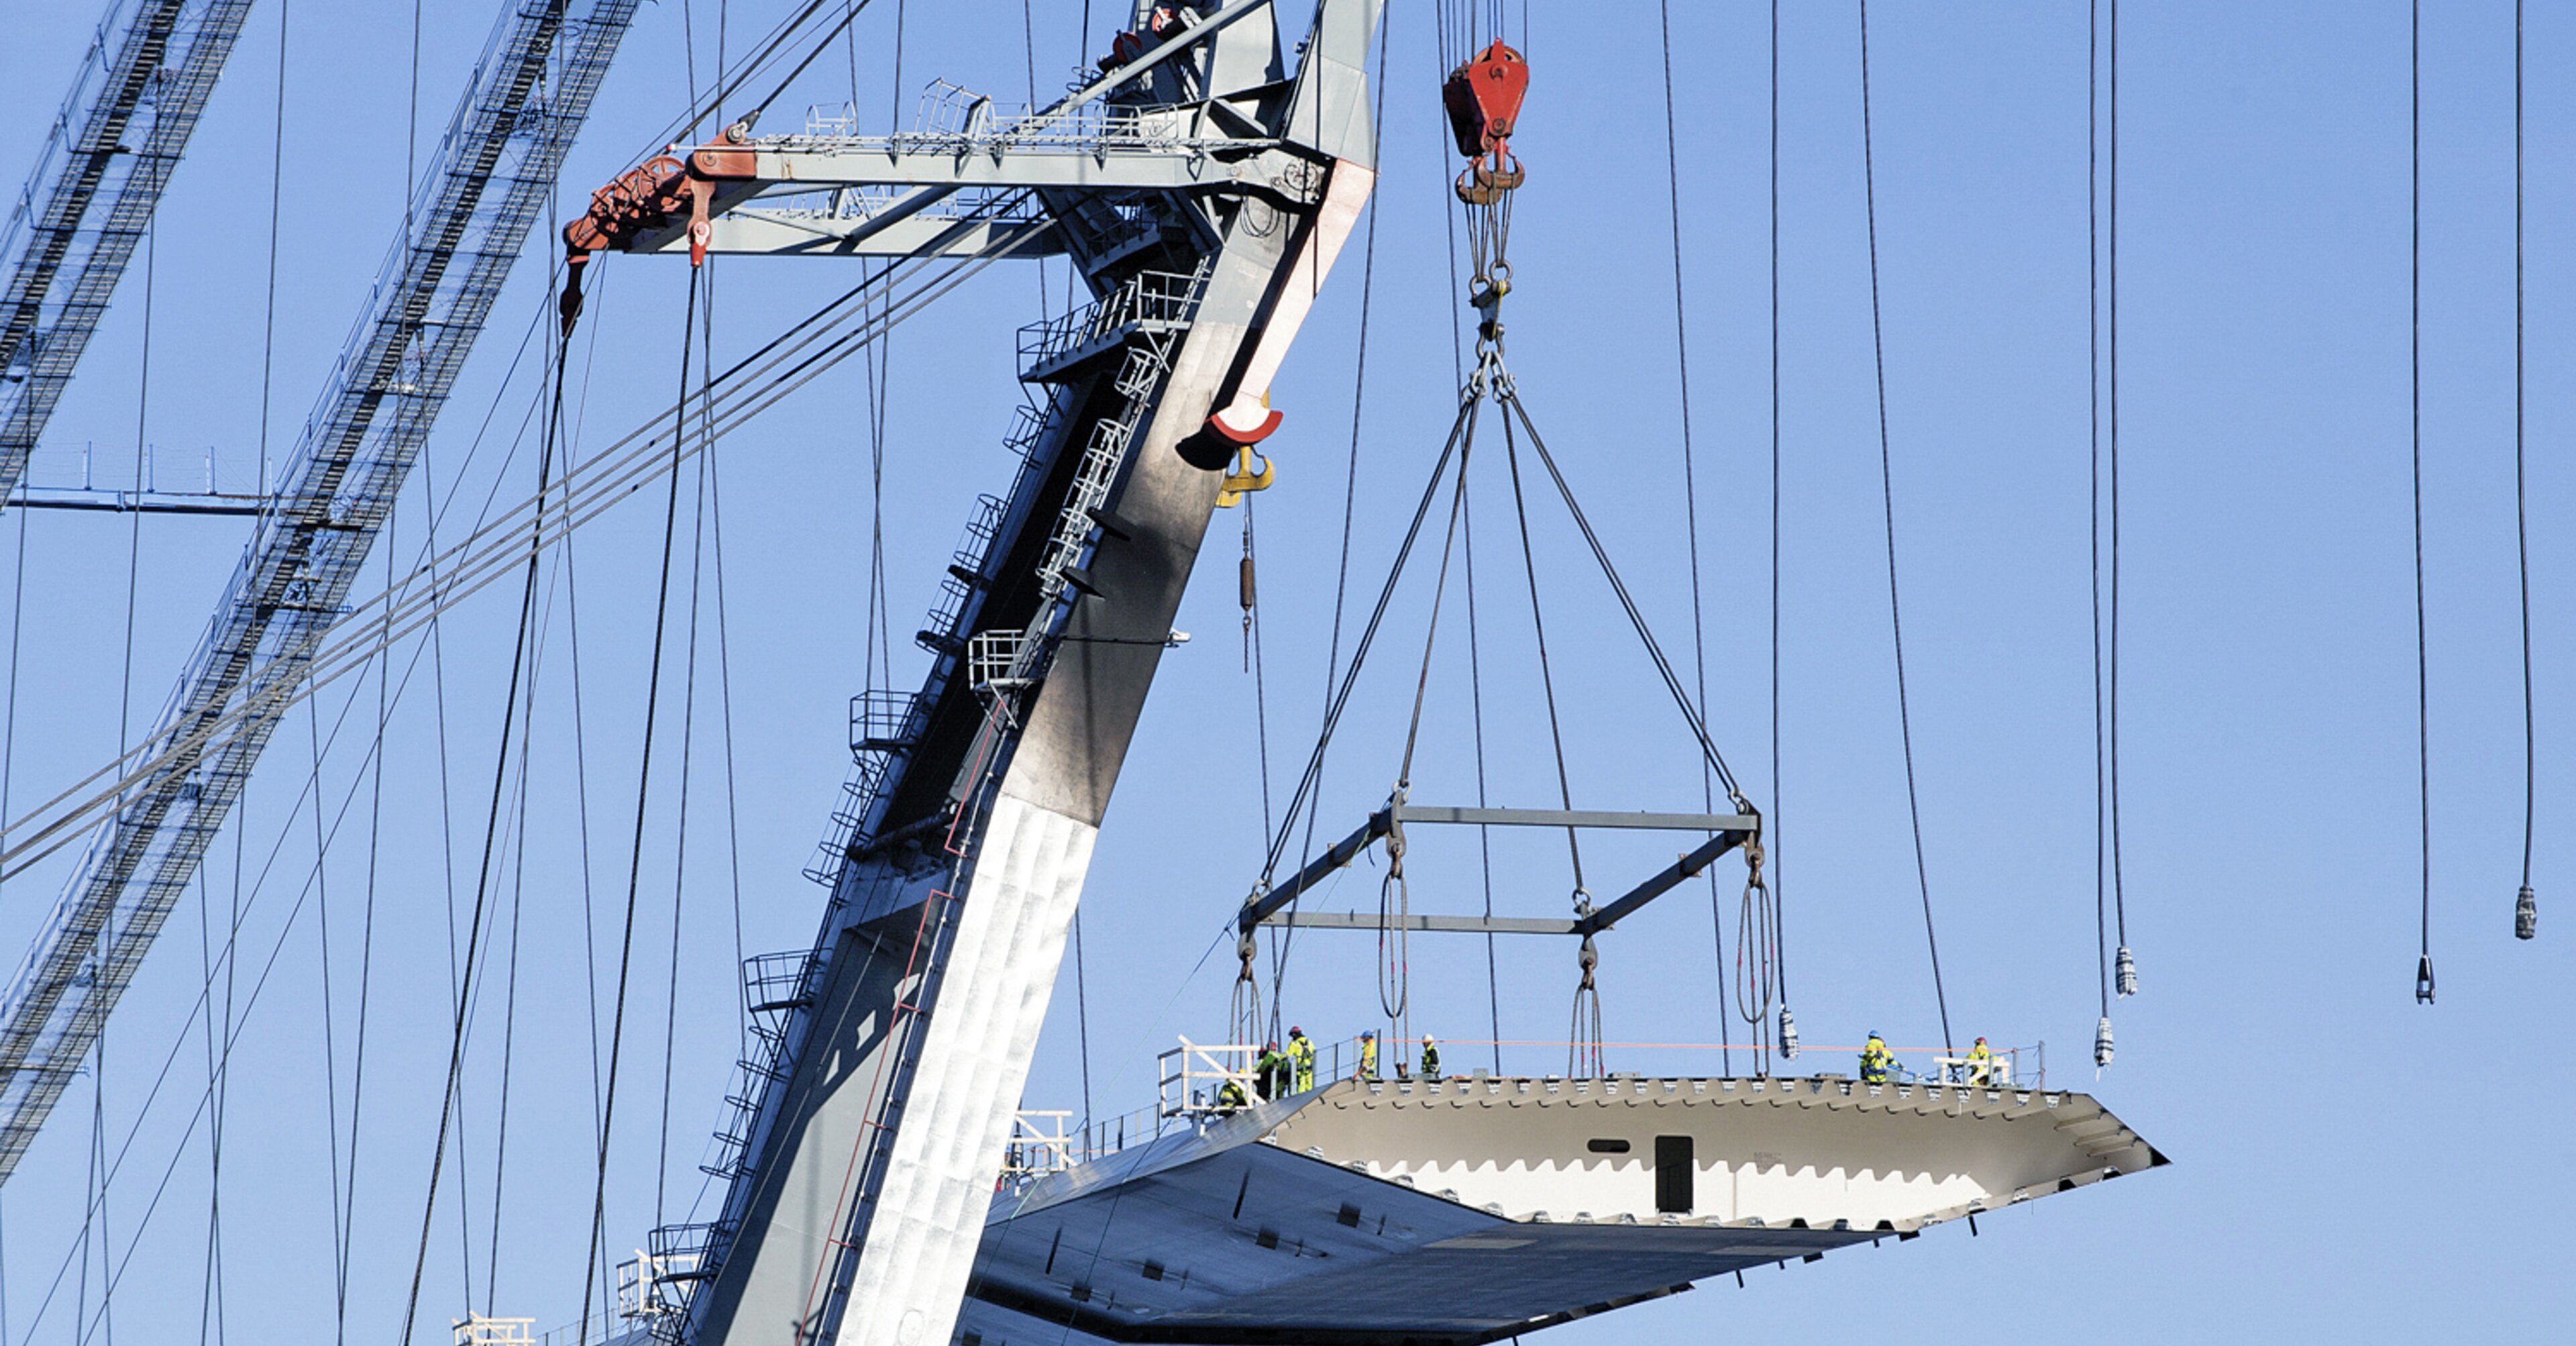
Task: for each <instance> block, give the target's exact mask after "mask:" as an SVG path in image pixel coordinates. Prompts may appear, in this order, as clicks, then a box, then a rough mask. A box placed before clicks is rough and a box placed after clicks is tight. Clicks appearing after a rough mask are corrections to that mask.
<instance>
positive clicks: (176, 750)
mask: <svg viewBox="0 0 2576 1346" xmlns="http://www.w3.org/2000/svg"><path fill="white" fill-rule="evenodd" d="M1044 227H1046V226H1045V225H1043V224H1032V225H1030V226H1027V227H1026V228H1024V229H1022V230H1020V231H1016V232H1015V233H1014V234H1013V235H1011V236H1009V237H1008V238H1007V239H1005V240H1004V241H1003V242H1002V243H1000V244H997V246H996V248H995V251H994V253H993V254H988V255H986V256H983V257H979V258H974V259H968V260H966V261H961V262H960V263H959V264H958V265H957V266H955V267H952V268H950V269H949V270H948V271H946V272H943V273H941V275H939V276H938V277H936V278H934V279H933V280H931V281H929V282H926V283H924V284H923V285H922V286H920V287H918V288H916V289H914V290H912V291H911V292H909V293H907V294H905V295H903V296H901V297H900V298H899V299H897V300H895V301H893V307H891V308H890V309H888V310H881V311H879V312H878V313H877V314H876V315H875V316H874V318H872V319H869V320H865V321H863V322H862V323H861V324H860V325H859V326H857V327H855V328H852V329H849V330H847V331H842V332H840V333H839V335H837V336H833V335H832V331H833V329H830V328H828V327H825V328H823V329H822V330H817V331H813V332H811V333H809V334H807V335H805V336H804V337H803V338H802V340H801V341H799V342H798V343H797V344H795V345H793V346H791V347H789V348H787V349H786V350H784V351H782V352H780V353H779V354H777V355H776V356H775V357H774V358H773V359H772V360H771V361H770V363H769V364H767V365H764V366H762V367H761V368H759V369H754V370H749V371H748V372H747V373H746V371H745V366H747V365H749V364H750V363H751V362H752V361H754V360H758V359H759V358H760V353H759V352H755V353H754V355H752V356H749V357H746V358H745V360H744V362H743V363H742V364H738V365H736V366H735V367H734V368H733V369H732V370H728V371H727V372H726V374H724V375H721V376H719V377H718V378H717V379H716V380H715V385H716V387H717V391H716V392H715V393H714V394H713V396H714V397H716V398H717V399H718V401H717V403H716V405H715V408H714V410H713V412H712V415H713V416H714V417H715V420H716V425H715V431H714V435H715V437H716V438H721V437H723V436H724V435H727V434H730V433H732V432H733V431H735V430H737V429H739V428H741V427H742V426H743V425H744V424H745V423H747V422H749V421H750V420H751V419H752V418H753V417H755V416H757V415H759V414H760V413H761V412H763V411H766V410H767V409H768V408H769V407H771V406H773V405H775V404H776V403H777V402H778V401H779V400H780V399H782V398H784V397H786V396H787V395H788V394H790V393H793V392H794V391H796V390H797V389H798V388H801V387H803V386H804V385H805V384H807V383H809V382H811V381H812V380H813V379H814V378H816V377H819V376H820V375H821V374H822V373H823V372H824V371H826V370H828V369H830V368H831V367H832V366H833V365H836V364H838V363H839V362H840V361H841V360H843V359H846V358H847V357H848V356H849V355H851V354H852V353H854V352H856V351H858V350H860V349H864V348H865V347H867V346H868V345H869V344H871V343H872V342H874V341H876V340H878V339H880V338H882V337H883V336H884V335H885V333H886V332H888V331H890V330H892V328H893V327H894V326H895V325H897V324H899V323H901V322H903V321H904V320H905V319H908V318H910V317H912V316H914V315H915V314H917V313H919V312H920V311H921V310H922V309H923V308H925V307H927V306H928V305H929V304H930V303H931V302H933V301H935V300H937V299H938V298H940V297H941V296H943V295H945V294H947V293H948V292H949V291H951V290H953V289H955V288H956V287H957V286H958V285H960V284H963V283H964V282H965V281H966V280H967V279H968V278H970V277H971V276H972V275H974V274H975V273H976V272H978V271H981V270H982V269H983V268H984V267H985V266H988V265H990V264H991V263H992V262H993V261H994V260H996V259H997V256H998V254H1000V253H1003V252H1007V251H1008V250H1009V247H1010V246H1011V245H1012V244H1015V243H1017V242H1018V241H1020V240H1021V239H1023V238H1025V237H1027V236H1029V235H1032V234H1034V233H1035V232H1037V231H1038V230H1039V229H1042V228H1044ZM851 297H852V296H851V295H844V296H842V297H841V298H840V299H837V300H835V301H833V303H831V304H828V305H826V306H825V309H824V310H818V311H817V314H816V316H815V317H814V318H809V319H808V320H806V322H805V323H800V324H799V328H804V327H807V326H809V325H811V324H814V323H816V322H817V321H819V320H821V319H822V318H823V316H824V314H825V313H826V312H827V311H829V310H832V309H836V308H841V307H843V306H844V304H845V301H847V300H848V299H850V298H851ZM848 316H849V315H848V314H847V313H846V312H843V313H841V314H839V315H838V317H839V318H842V319H845V318H847V317H848ZM836 320H837V319H836ZM826 337H830V338H831V339H830V340H829V342H828V344H825V345H824V346H823V347H822V348H821V349H820V350H818V351H815V352H814V353H813V354H810V355H806V356H805V358H803V359H802V360H801V361H798V362H796V363H794V364H792V365H788V366H787V367H786V368H785V369H783V370H780V369H779V366H780V365H782V364H785V363H786V362H787V361H788V360H789V359H790V358H792V357H793V356H795V355H797V354H801V353H802V352H803V351H804V350H805V349H806V348H807V347H808V346H810V345H812V344H813V343H814V342H816V341H823V340H824V339H825V338H826ZM786 339H787V338H784V337H782V338H781V339H780V340H781V341H785V340H786ZM777 345H778V343H777V342H773V343H772V347H775V346H777ZM772 347H764V348H763V351H768V350H770V349H772ZM773 371H776V372H775V374H774V377H771V378H770V381H769V382H767V383H764V384H760V385H759V386H757V387H753V388H748V389H746V388H743V387H741V386H740V385H739V382H738V380H740V379H744V378H752V377H759V376H762V375H770V374H772V372H773ZM664 419H667V417H666V416H664V415H663V414H661V413H657V416H656V421H657V422H659V421H661V420H664ZM663 437H664V436H663V435H662V434H661V433H659V425H658V424H648V425H647V426H645V427H642V428H639V429H637V430H636V431H633V432H631V433H630V434H628V435H627V436H626V437H625V438H623V439H620V440H619V441H617V442H616V443H615V444H612V445H611V446H610V447H609V448H608V449H607V450H605V451H603V453H602V454H601V455H599V456H598V457H594V458H593V459H591V460H589V462H588V463H586V464H584V466H585V468H589V469H592V470H591V471H590V472H589V473H588V474H587V475H585V476H584V477H582V478H581V479H580V480H578V481H573V480H566V481H561V482H559V483H558V484H557V485H556V486H554V487H552V488H550V489H549V492H548V493H547V496H546V498H545V499H544V500H540V499H538V498H536V497H531V498H530V499H528V500H526V501H523V502H521V504H519V505H518V506H516V507H514V508H513V509H512V510H510V511H509V512H508V513H506V514H504V515H503V516H501V517H500V518H497V519H495V520H493V521H492V522H491V523H489V524H487V525H485V526H484V527H483V528H481V529H479V530H477V531H476V532H475V533H474V534H473V535H472V536H470V537H468V538H466V539H465V540H464V541H461V542H459V543H457V544H455V545H454V546H452V547H451V548H449V550H448V551H447V552H445V553H442V554H441V555H440V556H438V557H434V558H431V559H430V560H429V561H428V562H426V563H424V565H423V566H422V567H421V571H432V570H434V568H435V567H437V566H439V565H441V564H448V565H449V566H450V567H451V569H450V570H449V572H448V574H447V575H446V576H445V577H444V579H443V581H442V582H440V583H437V584H435V585H432V586H429V587H427V588H419V589H414V588H412V587H411V586H410V581H411V579H412V578H414V577H415V576H416V575H417V574H418V573H420V572H418V571H416V572H414V575H407V576H405V577H404V579H403V580H402V581H401V582H398V583H397V584H395V585H393V586H390V587H388V588H387V589H386V590H384V591H383V592H381V593H379V594H378V595H376V596H375V597H373V598H370V599H368V600H366V601H365V602H362V603H360V604H357V605H355V606H354V607H352V608H351V609H350V611H349V613H348V614H347V615H344V616H343V617H342V618H341V619H340V621H339V622H337V623H335V624H334V625H333V627H332V628H331V629H333V630H349V631H351V634H349V635H348V636H345V637H343V638H342V639H341V640H340V641H339V642H337V643H335V644H333V645H331V646H329V647H326V648H324V649H322V650H320V651H317V652H316V654H315V655H314V657H313V660H312V664H311V666H310V668H309V670H308V671H307V672H306V673H305V674H304V675H303V676H302V677H300V678H299V679H297V680H296V681H293V682H288V681H285V680H283V679H263V680H258V681H254V682H252V683H251V684H249V685H248V686H246V687H245V688H244V689H243V691H242V692H241V694H240V698H239V700H238V701H236V702H235V703H234V705H233V707H232V708H231V709H230V710H228V711H227V712H225V713H224V714H223V715H221V716H218V717H213V718H210V719H208V720H206V721H204V722H202V723H200V724H198V725H196V726H193V727H192V728H191V729H189V730H188V731H187V732H186V733H183V734H179V735H176V736H173V737H172V738H170V739H168V740H167V741H166V743H165V742H163V741H159V740H155V741H147V742H146V743H143V744H141V745H138V746H136V747H134V748H131V749H128V750H127V751H126V752H124V753H123V754H120V755H119V756H118V757H117V758H116V759H114V760H112V761H110V762H109V763H108V764H107V765H105V766H102V767H100V768H99V769H98V770H96V771H93V772H91V773H90V774H89V775H87V776H85V777H82V778H81V779H80V780H78V781H75V782H73V783H72V784H71V785H70V786H69V787H67V788H65V789H64V790H63V791H61V792H60V793H58V794H56V795H55V796H54V797H53V798H51V799H48V800H46V801H45V802H44V803H42V804H39V805H37V806H36V807H35V808H34V809H33V810H31V811H30V812H29V813H28V814H27V815H25V816H24V817H21V818H19V819H17V820H16V821H15V822H13V823H12V824H11V825H10V826H9V827H8V828H7V829H6V830H7V834H8V835H9V836H10V837H12V838H15V839H16V840H15V842H14V844H12V845H11V846H10V848H9V849H8V850H7V851H5V852H0V865H6V866H7V868H6V870H5V871H0V878H6V877H15V876H16V875H18V874H21V873H23V872H24V871H25V870H26V868H27V867H28V866H29V865H32V864H34V863H36V862H38V861H40V860H42V859H44V858H45V857H46V856H48V855H50V854H52V853H53V852H54V851H56V850H58V849H60V848H61V847H62V846H63V845H65V844H67V843H68V841H69V840H70V839H71V838H70V836H69V835H67V834H68V833H70V832H71V831H72V830H73V829H76V828H78V827H80V826H81V825H83V824H84V823H87V822H91V821H95V820H96V819H97V818H98V817H99V816H100V815H102V814H103V813H105V812H107V811H109V810H110V809H111V808H112V807H113V806H114V804H115V801H116V800H117V799H118V798H119V797H120V796H121V795H122V794H123V793H124V792H125V791H127V790H129V789H130V788H131V787H132V786H133V785H134V784H135V783H137V782H139V781H141V780H144V779H146V778H148V777H150V776H151V775H153V774H154V773H155V772H158V771H161V770H164V769H167V768H169V767H170V766H171V765H172V764H174V763H177V762H180V761H183V760H187V759H189V758H191V757H193V756H195V755H198V754H201V753H203V752H204V751H207V750H209V749H210V748H212V747H215V746H219V745H220V744H221V743H222V742H223V741H225V740H226V739H227V738H228V737H229V736H230V734H231V733H232V732H234V731H236V730H238V729H239V728H240V727H241V726H242V725H243V724H244V723H245V722H247V721H249V720H250V719H251V718H253V717H254V716H257V715H260V714H263V713H266V712H269V711H272V710H274V711H283V710H284V709H287V708H290V707H292V706H293V705H295V704H296V703H297V702H298V701H300V700H302V699H303V697H304V696H306V695H310V694H311V692H312V691H314V690H318V689H319V688H320V687H322V686H324V685H327V684H328V683H330V682H331V681H333V680H334V679H336V678H338V677H341V676H343V675H345V674H347V673H349V672H351V671H354V670H355V669H358V668H362V667H364V666H365V664H366V661H367V660H368V659H370V658H371V657H373V655H374V654H375V653H376V652H377V651H378V650H381V649H383V648H385V647H386V646H388V645H391V644H393V643H395V642H396V641H399V640H401V639H402V638H403V637H404V636H407V635H409V634H410V633H411V632H413V631H416V630H418V629H419V628H420V627H421V626H422V625H424V624H426V623H427V622H428V621H429V620H430V619H431V618H433V617H435V616H436V615H438V613H440V612H442V611H444V610H446V609H447V608H449V607H452V606H454V605H455V604H457V603H458V602H461V601H463V600H464V599H465V598H468V597H471V596H472V595H473V594H474V593H476V592H478V591H480V590H481V589H482V588H483V587H484V586H486V585H488V584H490V583H492V582H493V581H494V580H497V579H499V578H501V577H503V576H504V575H506V574H508V573H509V571H510V570H511V569H512V568H513V567H514V566H515V561H516V558H517V557H519V556H520V554H521V549H522V548H524V547H525V546H527V545H528V544H529V541H530V536H531V534H532V533H533V534H534V535H535V537H536V540H537V543H538V545H546V544H550V543H552V542H554V541H557V540H559V539H560V538H562V537H563V536H565V535H567V534H569V533H570V532H571V531H573V530H574V529H575V528H578V527H579V526H580V525H582V524H584V523H587V522H589V521H590V520H592V519H594V518H596V517H598V516H599V515H600V514H601V513H604V512H606V511H607V510H608V509H609V508H611V507H613V506H614V505H616V504H617V503H618V502H620V501H622V500H624V499H625V498H626V497H627V496H629V495H632V494H633V493H634V492H635V491H637V490H639V489H641V488H642V487H644V486H647V485H649V484H651V483H652V482H653V481H655V480H658V479H659V478H660V477H661V476H662V474H663V473H665V472H667V471H669V470H671V467H672V462H673V459H672V457H671V455H669V454H668V453H666V452H664V451H663V446H662V445H661V439H662V438H663ZM639 441H640V442H639ZM621 450H623V451H625V452H624V453H623V456H620V457H614V458H612V457H610V455H611V454H618V453H619V452H620V451H621ZM699 451H700V450H699V449H698V448H696V447H689V448H685V449H684V450H683V451H682V452H681V454H680V455H679V459H680V461H683V462H685V460H686V458H687V457H688V456H689V455H691V454H694V453H697V452H699ZM549 512H551V513H552V514H553V517H552V518H551V519H549V518H547V517H546V515H547V514H548V513H549ZM379 607H381V608H383V609H384V611H383V613H382V615H379V616H375V617H369V618H367V619H365V620H363V621H361V620H360V614H364V613H366V612H368V610H369V609H371V608H379ZM120 769H125V774H124V775H122V776H114V773H116V772H118V771H119V770H120ZM112 776H114V778H113V779H112V780H111V777H112ZM102 781H108V782H109V783H108V784H106V785H104V786H103V787H100V788H98V789H97V790H96V791H95V792H94V793H92V794H90V795H88V796H86V797H81V798H79V799H78V801H77V802H68V801H73V800H74V799H75V797H76V796H80V795H81V792H82V791H83V790H84V789H87V788H90V787H92V786H98V785H99V783H100V782H102ZM39 824H41V825H39Z"/></svg>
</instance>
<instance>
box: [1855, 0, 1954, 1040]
mask: <svg viewBox="0 0 2576 1346" xmlns="http://www.w3.org/2000/svg"><path fill="white" fill-rule="evenodd" d="M1869 103H1870V99H1869V0H1860V143H1861V184H1862V194H1863V199H1864V201H1865V202H1866V209H1867V212H1868V218H1869V328H1870V348H1871V352H1872V367H1873V369H1874V370H1875V372H1876V380H1877V388H1878V470H1879V484H1880V487H1881V496H1882V500H1883V502H1884V505H1885V514H1886V520H1887V625H1888V633H1889V636H1890V638H1891V643H1892V645H1893V646H1894V649H1895V651H1896V724H1897V733H1898V735H1899V738H1900V740H1901V741H1902V742H1903V744H1904V748H1905V808H1906V813H1907V815H1908V817H1909V819H1910V820H1911V822H1912V823H1913V832H1914V878H1915V883H1916V886H1917V887H1918V888H1919V889H1920V890H1921V892H1922V895H1923V943H1924V945H1925V947H1926V948H1928V949H1929V950H1930V951H1931V955H1932V998H1933V1002H1934V1003H1935V1004H1936V1005H1937V1006H1938V1007H1939V1008H1940V1011H1941V1041H1942V1044H1943V1045H1944V1047H1945V1048H1949V1047H1953V1046H1955V1045H1956V1044H1955V1042H1954V1041H1953V1039H1952V1037H1951V1033H1950V997H1949V993H1948V992H1947V991H1946V990H1944V989H1943V988H1942V985H1941V941H1940V938H1939V936H1938V935H1937V934H1935V933H1934V931H1933V926H1932V875H1931V871H1930V869H1929V868H1927V867H1926V865H1925V863H1924V860H1923V806H1922V802H1921V799H1920V797H1919V796H1918V795H1917V794H1916V792H1915V785H1914V719H1913V713H1912V710H1911V708H1910V707H1909V706H1908V705H1907V704H1906V692H1905V619H1904V616H1903V614H1902V612H1901V611H1900V609H1899V604H1898V599H1897V582H1896V467H1895V460H1894V456H1893V455H1892V454H1891V452H1890V451H1889V447H1888V434H1887V336H1886V328H1885V325H1884V324H1883V323H1882V321H1881V319H1880V316H1879V284H1878V170H1877V155H1876V151H1875V147H1874V146H1873V144H1872V142H1871V136H1870V106H1869Z"/></svg>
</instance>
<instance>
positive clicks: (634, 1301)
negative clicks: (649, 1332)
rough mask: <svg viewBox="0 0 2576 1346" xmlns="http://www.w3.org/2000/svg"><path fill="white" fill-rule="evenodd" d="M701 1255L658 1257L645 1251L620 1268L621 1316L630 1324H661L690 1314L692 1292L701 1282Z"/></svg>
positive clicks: (619, 1294) (688, 1253)
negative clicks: (699, 1261) (686, 1313)
mask: <svg viewBox="0 0 2576 1346" xmlns="http://www.w3.org/2000/svg"><path fill="white" fill-rule="evenodd" d="M698 1260H699V1258H698V1254H697V1253H695V1252H676V1253H661V1254H654V1253H649V1252H646V1251H644V1250H643V1249H641V1248H638V1249H636V1250H635V1255H634V1256H633V1257H630V1258H627V1259H626V1260H625V1261H623V1262H620V1263H618V1264H617V1316H618V1317H619V1318H622V1319H625V1320H626V1321H628V1322H645V1323H658V1322H661V1321H663V1320H665V1319H671V1318H677V1317H679V1316H680V1315H681V1314H683V1313H685V1312H687V1311H688V1307H689V1292H690V1290H691V1289H693V1288H695V1287H696V1285H697V1281H698Z"/></svg>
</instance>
